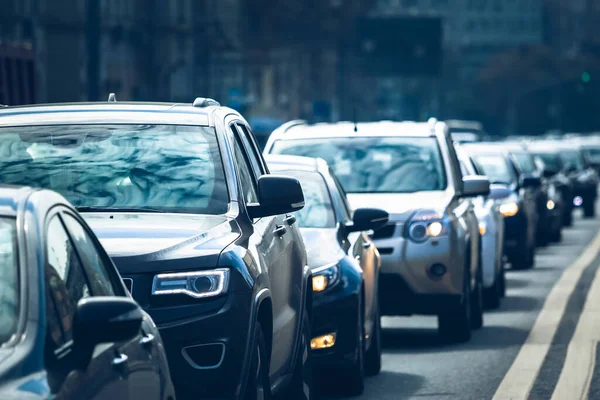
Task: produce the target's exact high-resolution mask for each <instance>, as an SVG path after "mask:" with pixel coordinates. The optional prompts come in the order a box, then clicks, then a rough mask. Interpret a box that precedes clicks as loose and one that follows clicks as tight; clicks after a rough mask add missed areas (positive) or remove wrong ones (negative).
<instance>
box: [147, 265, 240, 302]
mask: <svg viewBox="0 0 600 400" xmlns="http://www.w3.org/2000/svg"><path fill="white" fill-rule="evenodd" d="M228 286H229V269H227V268H223V269H213V270H209V271H195V272H174V273H167V274H158V275H156V276H155V277H154V280H153V281H152V294H153V295H169V294H185V295H188V296H191V297H195V298H198V299H200V298H204V297H214V296H218V295H220V294H223V293H225V292H227V288H228Z"/></svg>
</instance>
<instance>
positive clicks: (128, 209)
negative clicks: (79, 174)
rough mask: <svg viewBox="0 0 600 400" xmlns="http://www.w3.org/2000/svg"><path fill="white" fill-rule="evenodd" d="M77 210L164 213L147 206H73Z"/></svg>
mask: <svg viewBox="0 0 600 400" xmlns="http://www.w3.org/2000/svg"><path fill="white" fill-rule="evenodd" d="M75 209H76V210H77V211H79V212H141V213H166V211H164V210H159V209H156V208H147V207H91V206H79V207H75Z"/></svg>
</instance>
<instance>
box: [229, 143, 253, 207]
mask: <svg viewBox="0 0 600 400" xmlns="http://www.w3.org/2000/svg"><path fill="white" fill-rule="evenodd" d="M233 137H234V139H233V156H234V158H235V163H236V164H237V167H238V171H239V175H240V177H239V179H240V181H241V185H242V191H243V193H242V194H243V196H244V200H246V204H248V203H258V196H257V194H256V181H255V178H254V175H253V173H252V171H251V170H250V168H251V167H250V163H249V162H248V158H247V155H246V152H245V151H244V149H243V147H242V144H241V143H240V138H239V136H238V135H237V134H235V132H234V135H233Z"/></svg>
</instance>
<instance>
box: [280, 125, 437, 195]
mask: <svg viewBox="0 0 600 400" xmlns="http://www.w3.org/2000/svg"><path fill="white" fill-rule="evenodd" d="M272 152H273V153H275V154H289V155H296V156H305V157H319V158H323V159H324V160H325V161H327V163H328V164H329V165H330V166H331V168H332V169H333V170H334V172H335V174H336V175H337V177H338V179H339V180H340V182H341V183H342V185H343V187H344V189H345V190H346V192H348V193H412V192H418V191H433V190H444V189H445V188H446V187H447V182H446V172H445V168H444V164H443V161H442V155H441V152H440V148H439V145H438V142H437V139H436V138H432V137H392V136H390V137H343V138H325V139H321V138H319V139H295V140H278V141H276V142H275V144H274V146H273V149H272Z"/></svg>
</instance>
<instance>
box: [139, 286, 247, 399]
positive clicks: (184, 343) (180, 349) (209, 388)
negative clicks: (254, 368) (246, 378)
mask: <svg viewBox="0 0 600 400" xmlns="http://www.w3.org/2000/svg"><path fill="white" fill-rule="evenodd" d="M252 299H253V296H252V292H251V291H247V292H231V293H229V294H228V295H227V298H226V299H223V300H224V303H223V304H222V306H221V307H219V308H217V309H214V310H211V311H208V312H206V313H204V314H198V315H196V316H194V317H192V318H186V319H183V320H177V321H168V322H165V321H162V320H163V318H164V312H165V311H167V312H168V311H169V310H164V309H161V310H160V312H159V313H157V312H154V313H153V311H152V310H148V312H149V314H150V315H151V316H152V317H153V319H154V321H155V322H156V324H157V326H158V328H159V331H160V335H161V336H162V339H163V342H164V345H165V350H166V353H167V358H168V360H169V369H170V371H171V375H172V380H173V384H174V385H175V390H176V392H177V396H178V397H180V396H181V397H193V398H199V399H200V398H223V399H225V398H227V399H229V398H233V397H234V395H235V392H236V390H237V388H238V385H239V384H240V382H241V380H242V379H241V378H242V377H241V374H242V366H243V365H244V362H245V361H244V360H245V357H246V347H247V343H248V335H249V328H250V327H249V324H250V318H249V317H248V316H249V315H251V314H252V310H251V307H252ZM211 301H212V300H211ZM175 308H177V307H175ZM174 311H176V310H174Z"/></svg>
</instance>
